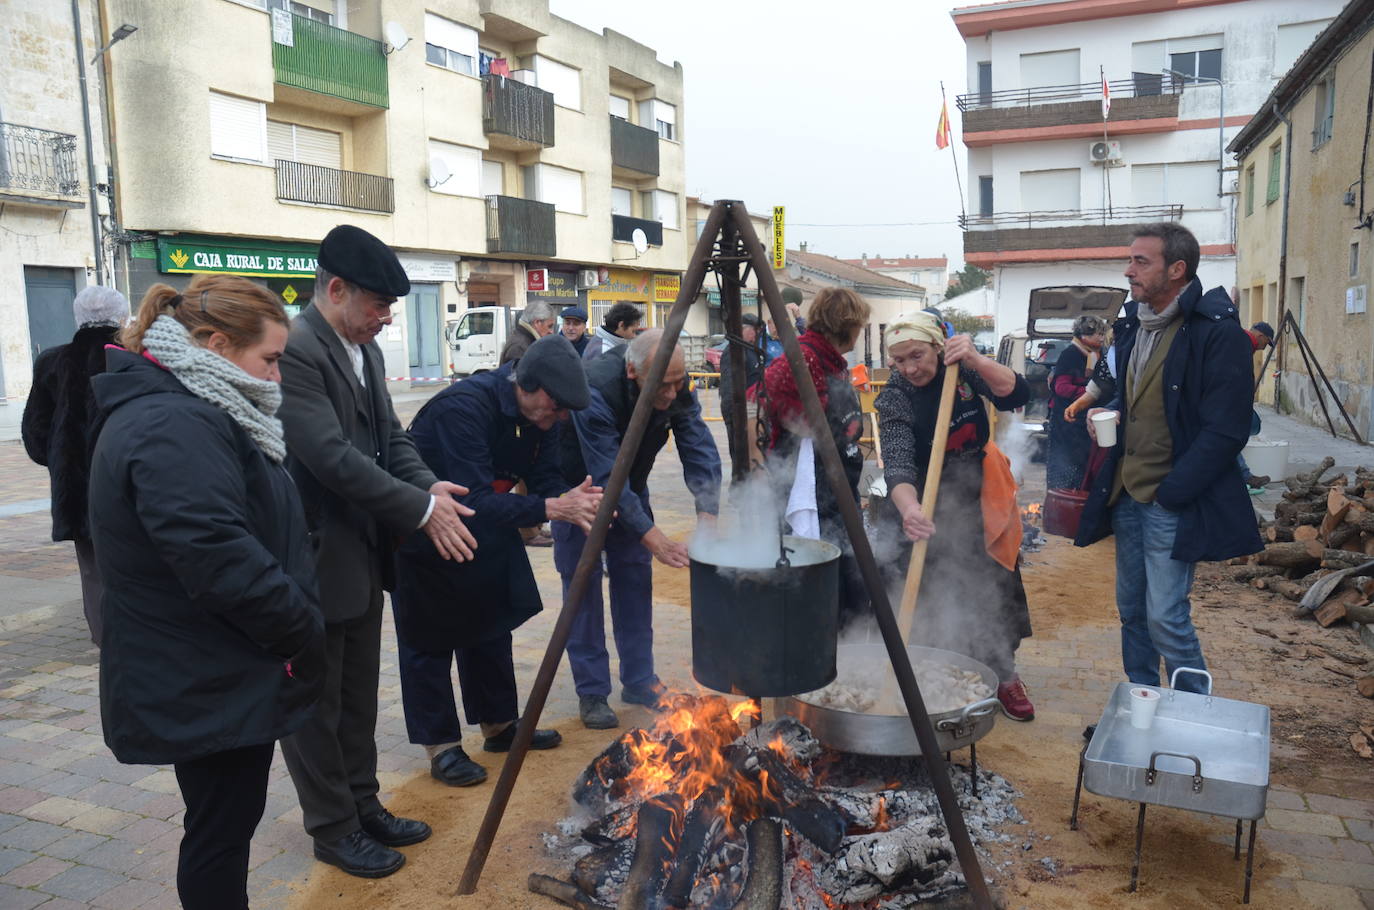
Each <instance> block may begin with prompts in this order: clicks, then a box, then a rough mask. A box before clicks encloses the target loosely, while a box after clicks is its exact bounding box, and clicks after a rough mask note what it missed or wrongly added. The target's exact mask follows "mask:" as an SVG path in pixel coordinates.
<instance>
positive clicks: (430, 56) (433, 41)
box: [425, 13, 477, 76]
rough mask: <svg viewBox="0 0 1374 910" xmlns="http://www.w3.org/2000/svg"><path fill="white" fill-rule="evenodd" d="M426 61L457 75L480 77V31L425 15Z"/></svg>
mask: <svg viewBox="0 0 1374 910" xmlns="http://www.w3.org/2000/svg"><path fill="white" fill-rule="evenodd" d="M425 60H427V61H428V62H430V63H433V64H434V65H435V66H442V67H443V68H444V69H449V70H453V71H454V72H455V73H466V74H467V75H469V76H475V75H477V32H476V30H475V29H471V28H468V27H467V26H466V25H459V24H458V23H457V22H453V21H452V20H449V19H445V18H443V17H442V16H436V15H434V14H433V13H425Z"/></svg>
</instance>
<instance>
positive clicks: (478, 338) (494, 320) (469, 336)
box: [444, 306, 525, 376]
mask: <svg viewBox="0 0 1374 910" xmlns="http://www.w3.org/2000/svg"><path fill="white" fill-rule="evenodd" d="M524 312H525V311H524V310H523V309H519V310H517V309H512V308H511V307H505V306H479V307H472V308H471V309H468V310H464V311H463V314H462V315H461V316H459V317H458V318H457V319H455V320H452V321H451V322H449V323H448V325H446V326H445V327H444V338H445V340H446V341H447V342H448V347H449V363H450V365H451V372H452V373H453V375H454V376H472V375H474V374H476V373H485V372H487V371H488V370H494V369H496V367H497V366H498V365H499V363H500V360H501V351H502V350H503V349H504V348H505V346H506V339H508V338H509V337H510V333H511V330H512V329H514V328H515V324H516V323H517V322H519V321H520V316H521V315H522V314H523V313H524Z"/></svg>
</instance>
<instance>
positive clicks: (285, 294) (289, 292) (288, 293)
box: [281, 284, 300, 306]
mask: <svg viewBox="0 0 1374 910" xmlns="http://www.w3.org/2000/svg"><path fill="white" fill-rule="evenodd" d="M299 296H300V294H297V293H296V289H295V288H293V287H292V286H291V285H289V284H288V285H287V286H286V289H285V290H283V291H282V292H281V299H282V300H285V301H286V303H287V305H288V306H289V305H291V304H293V303H295V302H296V298H297V297H299Z"/></svg>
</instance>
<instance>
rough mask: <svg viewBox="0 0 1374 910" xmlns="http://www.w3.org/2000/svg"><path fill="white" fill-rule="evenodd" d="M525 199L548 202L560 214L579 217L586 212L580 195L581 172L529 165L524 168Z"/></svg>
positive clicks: (550, 166) (545, 165)
mask: <svg viewBox="0 0 1374 910" xmlns="http://www.w3.org/2000/svg"><path fill="white" fill-rule="evenodd" d="M524 172H525V197H526V198H527V199H534V200H536V201H538V202H549V203H552V204H553V207H554V208H555V209H556V210H558V211H560V212H571V213H572V214H574V215H581V214H583V213H584V212H585V211H586V208H585V201H584V199H583V194H582V172H581V171H571V170H568V169H567V168H564V167H555V166H553V165H552V164H531V165H527V166H526V167H525V168H524Z"/></svg>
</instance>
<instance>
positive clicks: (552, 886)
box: [525, 872, 612, 910]
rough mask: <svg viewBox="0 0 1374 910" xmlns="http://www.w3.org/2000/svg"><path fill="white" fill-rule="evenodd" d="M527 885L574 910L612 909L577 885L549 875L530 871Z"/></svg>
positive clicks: (532, 889) (531, 889)
mask: <svg viewBox="0 0 1374 910" xmlns="http://www.w3.org/2000/svg"><path fill="white" fill-rule="evenodd" d="M525 886H526V887H527V888H529V889H530V891H532V892H534V893H535V894H542V895H544V897H551V898H553V899H554V900H556V901H558V902H559V903H560V904H566V905H567V906H569V907H572V908H574V910H612V908H611V907H607V906H606V905H605V904H599V903H597V902H596V901H594V900H592V899H591V898H589V897H587V896H586V895H585V894H583V893H582V892H581V891H578V890H577V886H576V885H570V884H568V883H567V882H565V881H560V880H559V879H556V878H552V877H550V876H547V875H540V874H539V873H538V872H531V873H530V877H529V878H528V879H526V880H525Z"/></svg>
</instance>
